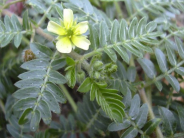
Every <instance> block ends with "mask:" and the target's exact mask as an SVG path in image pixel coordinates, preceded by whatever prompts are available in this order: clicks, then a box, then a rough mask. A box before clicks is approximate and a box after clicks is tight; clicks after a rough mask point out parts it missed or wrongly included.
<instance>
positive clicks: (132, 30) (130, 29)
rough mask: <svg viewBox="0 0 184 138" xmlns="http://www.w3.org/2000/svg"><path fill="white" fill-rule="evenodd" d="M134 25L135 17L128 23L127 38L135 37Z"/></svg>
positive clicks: (135, 23) (135, 22)
mask: <svg viewBox="0 0 184 138" xmlns="http://www.w3.org/2000/svg"><path fill="white" fill-rule="evenodd" d="M136 27H137V18H134V19H133V20H132V21H131V23H130V28H129V31H128V35H129V38H135V36H136Z"/></svg>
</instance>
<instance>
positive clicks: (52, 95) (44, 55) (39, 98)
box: [13, 43, 66, 131]
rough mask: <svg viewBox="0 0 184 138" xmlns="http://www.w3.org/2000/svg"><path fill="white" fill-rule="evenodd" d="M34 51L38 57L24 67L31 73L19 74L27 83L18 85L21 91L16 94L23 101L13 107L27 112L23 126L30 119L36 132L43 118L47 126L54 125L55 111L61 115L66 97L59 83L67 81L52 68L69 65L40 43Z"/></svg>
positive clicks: (22, 81) (23, 116)
mask: <svg viewBox="0 0 184 138" xmlns="http://www.w3.org/2000/svg"><path fill="white" fill-rule="evenodd" d="M31 50H32V51H33V53H34V54H35V55H36V56H37V57H38V58H37V59H34V60H31V61H28V62H25V63H23V64H22V65H21V67H22V68H23V69H26V70H29V71H28V72H26V74H25V73H23V74H21V75H19V77H20V78H21V79H23V80H20V81H18V82H16V83H15V86H17V87H18V88H20V89H19V90H18V91H16V92H15V93H14V94H13V96H14V97H15V98H17V99H19V100H18V101H17V102H16V103H15V104H14V106H13V108H14V109H16V111H24V112H23V114H22V115H21V117H20V120H19V123H21V124H22V123H25V120H30V128H31V130H32V131H35V130H36V128H37V126H38V124H39V122H40V119H43V121H44V122H45V123H46V124H49V123H50V121H51V111H53V112H55V113H60V107H59V104H58V102H61V103H64V102H65V97H64V95H63V94H62V92H61V90H60V89H59V88H58V86H57V85H56V84H64V83H66V79H65V77H64V76H63V75H61V74H60V73H59V72H57V71H56V70H55V69H54V68H53V67H52V65H54V67H55V66H57V69H59V68H62V67H63V66H64V65H65V64H64V63H62V62H64V60H62V59H60V58H59V57H58V56H57V55H58V52H57V51H56V52H52V51H51V50H50V49H49V48H48V47H45V46H43V45H40V44H38V43H32V44H31ZM58 60H60V62H58ZM37 71H41V72H42V73H39V72H37ZM29 75H30V76H29ZM25 76H26V77H25ZM21 120H22V121H21ZM26 122H27V121H26Z"/></svg>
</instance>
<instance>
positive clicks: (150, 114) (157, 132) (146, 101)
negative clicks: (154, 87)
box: [139, 89, 164, 138]
mask: <svg viewBox="0 0 184 138" xmlns="http://www.w3.org/2000/svg"><path fill="white" fill-rule="evenodd" d="M139 95H140V97H141V99H142V101H143V102H144V103H147V105H148V113H149V116H150V119H154V118H155V115H154V113H153V110H152V105H150V102H149V101H148V98H147V96H146V93H145V91H144V89H141V90H139ZM156 135H157V138H164V137H163V134H162V132H161V130H160V128H159V126H157V128H156Z"/></svg>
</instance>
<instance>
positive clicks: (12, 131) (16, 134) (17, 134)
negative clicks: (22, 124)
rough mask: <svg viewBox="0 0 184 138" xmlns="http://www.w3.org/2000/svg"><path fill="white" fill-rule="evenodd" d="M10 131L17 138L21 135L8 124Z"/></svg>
mask: <svg viewBox="0 0 184 138" xmlns="http://www.w3.org/2000/svg"><path fill="white" fill-rule="evenodd" d="M6 127H7V130H8V132H9V133H10V134H11V135H12V136H13V137H15V138H18V137H20V135H19V132H18V131H17V130H16V129H15V128H14V127H13V126H11V125H9V124H7V125H6Z"/></svg>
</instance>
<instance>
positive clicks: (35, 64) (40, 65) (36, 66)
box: [21, 59, 49, 70]
mask: <svg viewBox="0 0 184 138" xmlns="http://www.w3.org/2000/svg"><path fill="white" fill-rule="evenodd" d="M48 65H49V62H48V61H46V60H44V59H34V60H31V61H28V62H25V63H23V64H22V65H21V68H23V69H26V70H46V69H47V66H48Z"/></svg>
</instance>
